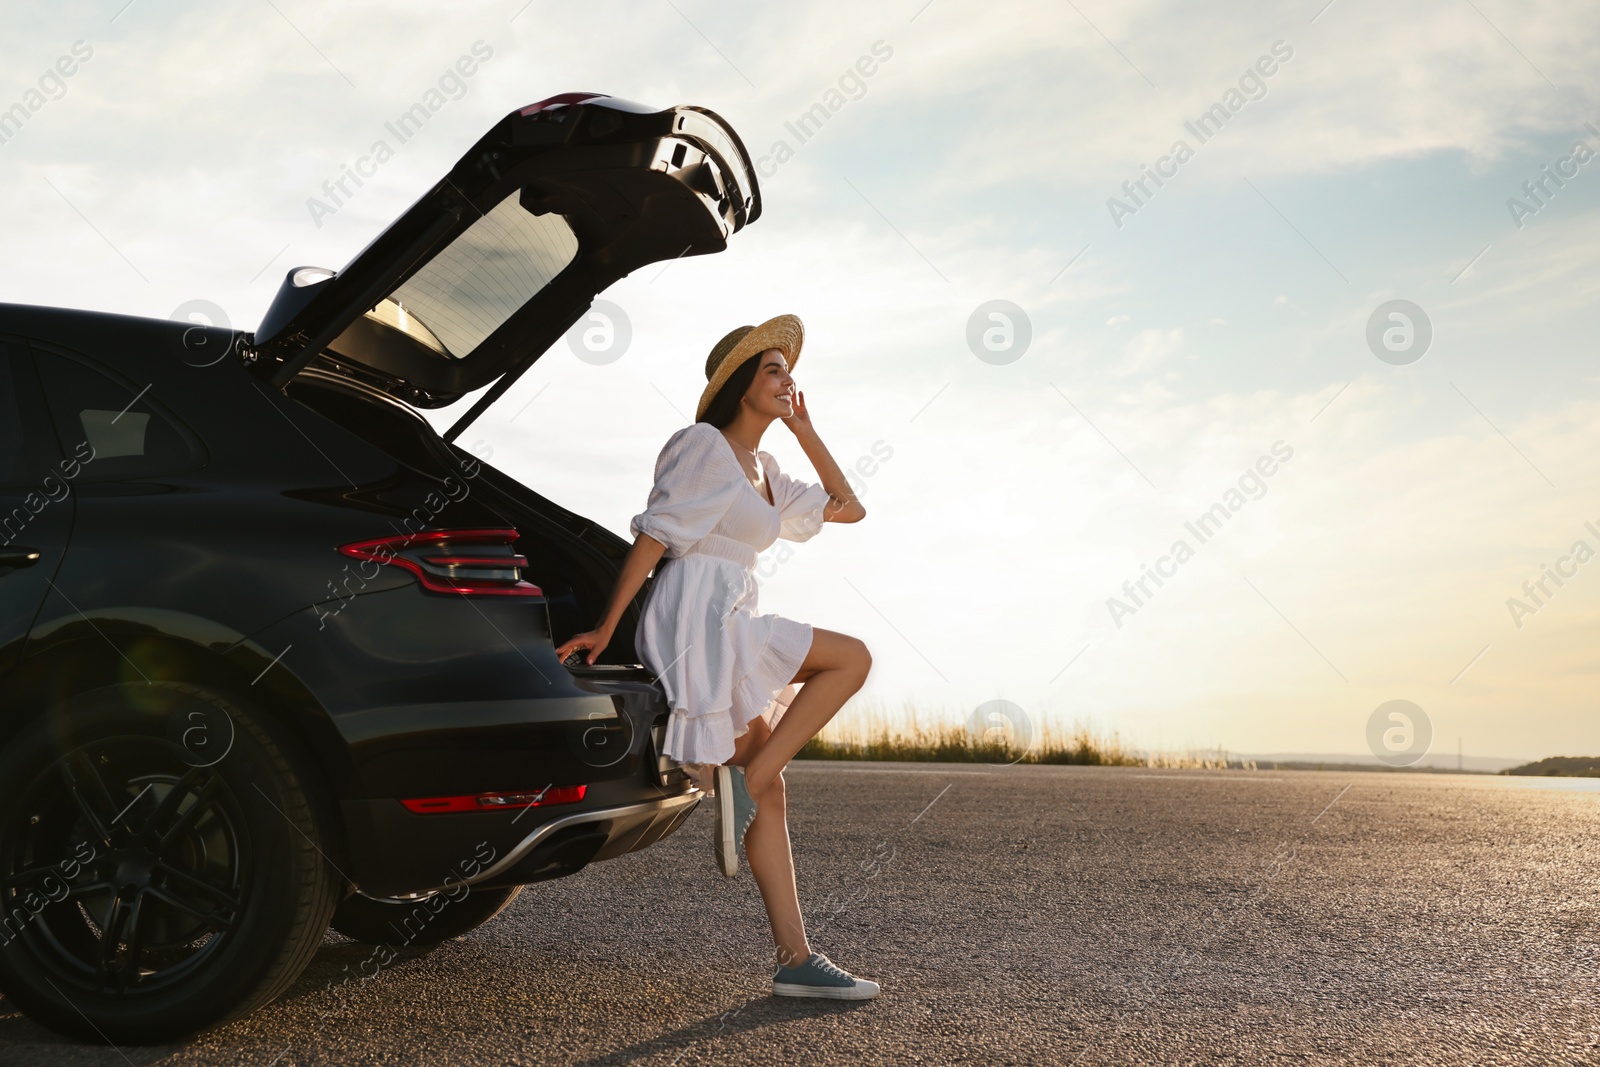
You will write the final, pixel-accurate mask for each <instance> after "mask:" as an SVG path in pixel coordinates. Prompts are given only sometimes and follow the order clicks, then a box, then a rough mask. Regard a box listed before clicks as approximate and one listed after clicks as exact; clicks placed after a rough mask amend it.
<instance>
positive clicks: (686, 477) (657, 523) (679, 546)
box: [628, 422, 749, 558]
mask: <svg viewBox="0 0 1600 1067" xmlns="http://www.w3.org/2000/svg"><path fill="white" fill-rule="evenodd" d="M712 434H718V435H719V436H720V432H719V431H718V430H717V428H716V427H715V426H712V425H711V424H710V423H706V422H692V423H690V424H689V425H688V426H685V427H684V428H683V429H681V430H679V431H678V432H676V433H674V434H673V435H672V436H671V437H669V438H667V443H666V444H665V445H663V446H662V448H661V454H660V455H659V456H657V457H656V482H655V485H654V486H653V487H651V489H650V498H649V500H648V501H647V502H646V504H645V509H644V511H642V512H640V513H639V514H638V515H635V516H634V517H633V519H632V520H631V521H630V522H629V523H628V529H629V531H630V532H631V533H632V534H633V536H635V537H638V536H639V535H640V534H649V535H650V536H651V537H653V538H655V539H656V540H657V541H660V542H661V543H662V544H663V545H666V546H667V551H666V555H667V557H668V558H673V557H677V556H681V555H683V554H684V553H685V552H687V551H688V550H689V546H691V545H693V544H694V543H695V542H696V541H698V540H700V539H701V538H702V537H704V536H705V535H706V534H708V533H710V532H711V530H712V528H713V527H715V526H716V525H717V522H718V521H719V520H720V519H721V518H722V516H723V515H725V514H727V512H728V509H729V508H730V507H732V506H733V502H734V500H735V499H737V498H738V495H739V493H740V491H741V487H740V485H739V481H738V479H736V478H734V477H731V476H730V471H729V470H728V465H727V464H726V463H719V462H717V459H718V457H717V456H716V455H715V454H714V453H713V452H712V449H713V448H714V447H717V446H721V447H726V445H723V444H722V442H720V441H714V440H712V438H711V435H712ZM745 484H746V485H748V484H749V482H746V483H745Z"/></svg>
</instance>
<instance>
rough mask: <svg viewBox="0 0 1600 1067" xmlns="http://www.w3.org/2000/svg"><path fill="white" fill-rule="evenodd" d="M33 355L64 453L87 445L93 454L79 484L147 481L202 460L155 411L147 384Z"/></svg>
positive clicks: (50, 355) (62, 358)
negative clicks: (88, 482) (81, 482)
mask: <svg viewBox="0 0 1600 1067" xmlns="http://www.w3.org/2000/svg"><path fill="white" fill-rule="evenodd" d="M35 355H36V357H37V359H36V363H37V366H38V368H39V377H40V379H41V380H42V381H43V383H44V389H45V395H46V397H47V398H48V400H49V405H50V414H51V416H52V417H53V418H54V420H55V424H56V436H57V437H58V438H59V439H60V442H61V449H62V453H63V454H64V455H68V456H73V455H77V456H82V455H84V449H83V446H84V445H85V444H87V445H88V446H89V448H92V449H93V453H92V458H90V459H88V461H87V462H85V464H84V467H83V473H82V474H81V475H80V476H79V477H80V480H82V481H90V482H104V481H126V480H129V479H138V478H149V477H153V476H155V475H158V474H167V473H170V472H172V471H176V470H182V469H184V468H187V467H192V466H195V465H197V464H198V463H199V462H200V461H201V460H202V457H201V456H200V455H199V450H198V448H197V446H196V443H195V442H194V440H193V438H192V436H191V435H189V434H186V433H184V432H183V431H181V430H179V429H178V427H177V426H176V425H174V424H173V422H172V421H170V420H169V419H168V418H167V417H166V416H165V415H164V414H163V413H162V412H161V411H160V410H159V408H158V406H157V404H156V403H155V398H154V397H153V396H152V395H151V386H150V385H149V384H148V383H146V384H143V385H139V384H135V383H132V382H128V381H124V380H119V378H120V376H117V377H113V376H112V372H111V371H110V370H108V369H105V368H97V367H91V366H89V365H88V363H87V362H86V361H83V360H81V359H79V358H77V357H68V356H66V355H62V354H58V353H55V352H43V351H36V352H35Z"/></svg>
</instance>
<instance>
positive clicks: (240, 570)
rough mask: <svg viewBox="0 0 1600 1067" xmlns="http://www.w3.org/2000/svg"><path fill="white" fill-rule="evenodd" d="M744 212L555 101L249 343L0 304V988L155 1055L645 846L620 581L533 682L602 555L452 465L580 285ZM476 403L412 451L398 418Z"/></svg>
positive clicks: (669, 803) (499, 127) (733, 157)
mask: <svg viewBox="0 0 1600 1067" xmlns="http://www.w3.org/2000/svg"><path fill="white" fill-rule="evenodd" d="M760 213H761V201H760V194H759V192H758V189H757V186H756V180H755V175H754V171H753V167H752V165H751V162H750V157H749V155H748V153H747V152H746V151H745V148H744V146H743V144H742V143H741V142H740V140H739V138H738V136H737V135H736V134H735V133H734V132H733V130H732V129H731V128H729V126H728V125H727V124H726V123H725V122H723V121H722V120H721V119H720V118H719V117H718V116H717V115H715V114H713V113H712V112H710V111H707V110H705V109H704V108H698V107H676V108H670V109H667V110H658V109H654V108H649V107H644V106H641V105H639V104H635V103H632V102H630V101H626V100H619V99H616V98H612V97H607V96H603V95H600V94H596V93H566V94H563V95H561V96H556V97H552V98H550V99H548V100H544V101H541V102H540V103H537V104H533V105H530V106H529V107H526V108H522V109H521V110H519V111H515V112H513V113H512V114H510V115H508V116H506V117H505V118H504V119H503V120H501V121H500V122H499V123H497V124H496V125H495V126H494V128H493V129H491V130H490V131H489V132H488V133H487V134H486V135H485V136H484V137H483V138H482V139H481V140H479V141H478V142H477V144H475V145H473V147H472V149H471V150H470V151H469V152H467V153H466V155H465V156H463V157H462V159H461V160H460V161H459V162H458V163H457V164H456V165H455V167H454V168H453V169H452V170H451V171H450V173H449V174H448V175H446V176H445V177H444V178H443V179H442V180H441V181H440V182H439V183H438V184H437V185H435V186H434V187H433V188H432V189H430V190H429V191H428V192H427V193H426V194H425V195H424V196H423V197H422V198H421V199H420V200H418V201H417V202H416V204H415V205H413V206H412V207H411V208H410V209H409V210H407V211H406V212H405V214H404V215H402V216H401V217H400V218H399V219H398V220H397V221H396V222H395V223H394V224H393V225H391V226H390V227H389V228H388V229H387V230H385V231H384V232H383V233H381V234H380V235H379V236H378V237H377V238H376V239H375V240H374V241H373V242H372V243H371V244H370V245H368V246H367V247H366V248H365V249H364V250H363V251H361V252H360V253H359V254H358V255H357V256H356V257H355V258H354V259H353V260H352V261H351V262H350V263H349V265H347V266H346V267H345V268H344V269H343V270H340V271H337V272H335V271H330V270H323V269H319V268H299V269H296V270H294V271H291V272H290V273H289V275H288V277H287V278H286V279H285V281H284V284H283V286H282V288H281V289H280V290H279V292H278V295H277V297H276V298H275V299H274V301H273V303H272V305H271V307H270V308H269V309H268V310H267V312H266V314H265V316H264V317H263V319H262V321H261V324H260V325H259V327H258V328H257V329H256V330H255V332H254V333H240V332H235V331H232V330H227V329H219V328H213V327H207V326H197V325H192V324H188V323H175V322H170V321H160V320H150V319H141V318H133V317H127V316H118V315H106V314H98V313H92V312H86V311H75V310H66V309H57V308H43V307H24V306H18V305H3V304H0V992H3V993H4V994H5V996H7V997H9V998H10V999H11V1000H12V1002H14V1003H15V1004H16V1005H17V1006H18V1007H20V1008H21V1009H22V1010H23V1011H25V1012H27V1013H28V1014H30V1015H32V1016H33V1017H34V1018H36V1019H38V1020H40V1021H41V1022H44V1023H46V1024H48V1025H50V1026H53V1027H56V1028H58V1029H61V1030H63V1031H67V1032H70V1033H73V1034H76V1035H80V1036H83V1037H85V1038H89V1039H95V1038H98V1039H102V1040H110V1041H114V1042H150V1041H164V1040H171V1039H174V1038H177V1037H180V1036H183V1035H186V1034H189V1033H192V1032H194V1031H196V1030H199V1029H203V1028H206V1027H209V1026H214V1025H216V1024H218V1023H220V1022H222V1021H224V1020H227V1019H230V1018H234V1017H237V1016H239V1015H241V1014H243V1013H245V1012H248V1011H250V1010H252V1009H254V1008H256V1007H258V1006H260V1005H261V1004H264V1003H266V1002H267V1001H268V1000H270V999H272V998H273V997H275V996H277V995H278V994H279V993H280V992H282V991H283V990H284V989H285V988H286V987H287V986H288V985H289V984H290V983H291V982H292V981H293V980H294V979H295V977H296V976H297V975H298V974H299V973H300V972H301V970H302V969H303V968H304V967H305V965H306V964H307V962H308V961H309V960H310V958H311V956H312V954H313V953H314V952H315V951H316V949H317V947H318V945H319V944H320V943H321V942H322V940H323V935H324V933H325V931H326V930H327V928H328V927H329V925H330V924H331V925H332V926H333V928H334V929H336V930H338V931H340V932H341V933H344V934H346V935H349V936H351V937H354V938H355V939H357V940H358V941H366V942H370V943H372V944H374V945H376V946H380V947H384V946H386V947H387V950H388V952H389V953H390V955H389V958H393V952H394V951H395V950H396V949H398V948H400V947H403V946H405V945H427V944H436V943H438V942H439V941H442V940H445V939H447V938H450V937H454V936H456V935H458V934H461V933H463V932H465V931H467V930H470V929H472V928H473V927H475V926H477V925H479V924H481V923H483V922H485V921H486V920H488V919H489V918H491V917H492V916H493V915H495V914H496V913H497V912H499V911H500V910H501V909H502V908H504V907H505V905H506V903H507V902H508V901H510V899H511V898H512V897H513V896H515V895H516V894H517V893H518V892H519V891H520V888H521V887H522V886H523V885H526V884H528V883H531V882H537V881H541V880H544V879H548V878H555V877H558V876H561V875H565V874H571V873H573V872H574V871H577V870H579V869H580V868H582V867H583V866H584V865H585V864H588V863H592V862H594V861H595V860H602V859H608V858H611V857H614V856H619V855H622V854H623V853H627V852H631V851H634V850H637V849H640V848H644V847H645V846H647V845H649V844H651V843H652V842H655V841H657V840H660V839H661V838H662V837H663V836H665V835H667V834H669V833H671V832H672V831H673V830H675V829H676V828H677V827H678V826H679V825H681V824H682V822H683V821H684V819H685V818H686V817H687V816H688V814H689V812H690V811H691V810H693V808H694V807H695V805H696V804H697V803H698V802H699V800H700V794H699V793H698V792H697V791H695V789H694V788H693V786H692V784H691V783H690V781H689V780H688V778H687V777H686V776H685V775H684V774H683V773H682V772H681V771H680V770H678V769H677V768H676V766H675V765H673V764H672V763H670V761H667V760H665V759H663V758H662V757H660V756H659V755H658V746H659V743H660V736H661V731H662V730H663V729H664V725H665V722H666V717H667V706H666V701H665V697H664V695H663V692H662V690H661V687H660V686H659V684H658V683H657V681H656V679H655V678H654V677H653V676H652V675H651V673H650V672H649V671H648V670H647V669H646V668H645V667H643V666H642V665H640V664H639V663H638V662H636V661H637V659H638V657H637V654H636V652H635V650H634V648H633V647H632V642H631V640H630V639H629V635H631V633H632V625H631V623H632V622H636V621H637V618H638V614H637V613H638V610H639V608H640V607H641V606H642V604H643V602H644V600H643V598H644V596H645V594H646V593H647V592H648V588H649V587H648V584H647V585H646V587H645V589H644V590H641V592H640V595H639V597H638V599H636V601H635V603H634V604H633V606H632V608H631V609H630V613H629V616H628V618H626V619H624V622H623V624H622V625H620V626H619V627H618V630H617V639H616V640H615V641H613V643H612V645H611V647H610V648H609V649H608V650H607V651H606V653H605V655H604V656H602V657H601V658H600V659H599V660H598V661H597V662H596V663H595V664H594V665H592V666H586V665H584V664H582V662H581V659H580V660H577V661H576V665H574V664H563V663H561V662H560V661H558V660H557V658H556V656H555V651H554V650H555V647H556V645H558V644H560V643H561V642H562V641H564V640H566V639H567V638H568V637H570V636H571V635H573V634H574V633H577V632H580V631H582V630H585V629H588V628H589V626H591V625H592V624H593V621H594V620H595V619H596V618H598V617H599V616H600V615H601V614H602V612H603V609H604V605H605V601H606V598H607V597H608V596H609V594H610V591H611V588H612V586H613V583H614V580H615V577H616V574H617V571H618V570H619V569H620V566H621V562H622V559H623V557H624V556H625V554H626V552H627V550H628V547H629V546H628V544H627V542H625V541H623V540H622V539H620V538H619V537H617V536H616V535H614V534H612V533H611V532H609V531H607V530H606V529H604V528H602V527H600V526H598V525H596V524H595V523H594V522H592V521H590V520H588V519H585V518H584V517H582V516H580V515H575V514H573V513H572V512H569V511H567V510H565V509H563V508H561V507H560V506H558V505H556V504H554V503H552V502H551V501H549V500H547V499H545V498H544V497H542V496H540V495H539V493H537V492H536V491H534V490H533V489H530V488H528V487H527V486H524V485H521V484H519V483H518V482H517V481H516V480H515V479H513V478H511V477H509V476H507V475H506V474H504V473H502V472H500V471H498V470H496V469H494V468H493V467H491V466H489V465H488V464H486V463H483V462H481V461H480V460H479V459H477V458H476V457H474V456H473V455H472V454H471V453H469V452H467V451H466V450H464V449H462V448H461V447H459V446H458V445H456V444H454V443H452V442H453V441H454V439H455V438H456V436H457V435H458V434H459V433H460V431H461V430H462V429H464V428H465V427H466V426H467V425H468V424H469V423H470V422H471V421H472V420H473V419H475V418H476V417H477V415H478V414H479V413H481V412H482V411H483V410H485V409H486V408H487V407H488V406H489V405H490V404H492V403H493V402H494V401H495V399H496V398H498V397H499V396H500V395H501V394H502V393H503V392H504V391H505V390H506V389H507V388H508V387H509V386H510V385H511V384H512V383H513V382H514V381H516V379H517V378H518V376H519V375H521V374H522V373H523V372H524V371H526V370H527V369H528V367H529V366H530V365H532V364H533V362H534V361H535V360H537V359H538V358H539V357H540V355H541V354H543V353H544V352H545V350H546V349H548V348H549V347H550V346H551V345H552V343H554V342H555V341H557V340H558V339H560V338H561V337H562V336H563V334H564V333H565V332H566V331H567V330H568V329H569V327H571V326H572V325H573V324H575V323H576V322H577V321H578V319H579V318H580V317H581V316H582V315H583V313H584V312H585V311H586V310H587V309H588V308H589V306H590V304H591V303H592V301H593V300H594V298H595V295H596V294H598V293H600V292H601V291H602V290H604V289H605V288H606V287H607V286H608V285H610V284H611V283H612V282H614V281H616V280H617V279H619V278H622V277H624V276H626V275H627V274H628V273H630V272H631V271H634V270H636V269H638V268H639V267H642V266H644V265H646V264H649V263H653V262H658V261H663V260H670V259H674V258H678V257H682V256H691V255H703V254H707V253H712V252H718V251H721V250H722V249H724V248H725V247H727V241H728V238H729V236H730V235H732V234H733V233H734V232H735V231H737V230H740V229H742V228H743V227H745V226H747V225H748V224H750V223H751V222H753V221H755V219H756V218H757V217H758V216H759V215H760ZM486 387H487V388H486ZM476 390H484V391H483V392H482V394H481V395H480V397H479V398H478V399H477V400H476V401H475V402H474V403H473V404H472V405H471V407H470V409H469V410H468V411H467V412H466V413H465V414H464V415H463V416H462V417H461V418H460V419H459V420H457V421H456V422H455V423H454V425H453V426H452V427H451V428H450V430H449V431H447V432H446V433H444V434H443V435H442V436H441V435H440V434H438V433H436V432H435V431H434V430H433V428H432V427H431V426H430V424H429V423H428V422H427V421H426V420H424V419H423V417H422V416H421V415H420V414H419V413H418V412H417V410H416V409H417V408H436V407H441V406H444V405H447V404H450V403H452V402H455V401H457V400H460V399H462V398H463V397H466V396H468V395H469V394H471V393H473V392H474V391H476ZM374 960H375V961H376V962H377V965H379V966H381V963H382V962H387V961H386V960H385V959H382V958H381V953H380V954H375V956H374ZM369 962H371V961H369Z"/></svg>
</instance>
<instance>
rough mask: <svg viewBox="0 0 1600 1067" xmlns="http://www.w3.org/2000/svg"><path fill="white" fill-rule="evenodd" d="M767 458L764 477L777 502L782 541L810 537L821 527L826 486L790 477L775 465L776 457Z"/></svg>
mask: <svg viewBox="0 0 1600 1067" xmlns="http://www.w3.org/2000/svg"><path fill="white" fill-rule="evenodd" d="M762 455H763V456H766V458H767V478H768V479H769V480H770V481H771V483H772V499H773V501H774V502H775V503H776V504H777V505H778V518H779V520H780V526H779V528H778V536H779V537H781V538H783V539H784V540H785V541H809V540H811V538H812V537H814V536H815V535H816V532H817V531H818V530H820V529H822V524H823V521H824V519H823V517H822V508H823V505H824V504H826V503H827V502H828V499H829V498H828V490H827V489H826V488H824V487H823V486H822V484H821V483H819V482H808V481H804V480H803V479H800V478H791V477H790V476H789V475H787V474H785V473H783V471H782V470H780V469H779V468H778V461H777V460H776V459H773V458H772V456H771V455H768V454H767V453H765V452H763V453H762Z"/></svg>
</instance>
